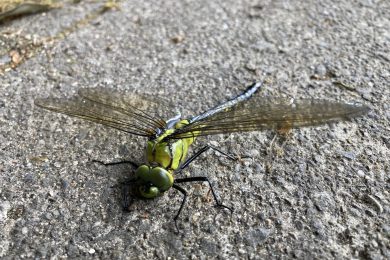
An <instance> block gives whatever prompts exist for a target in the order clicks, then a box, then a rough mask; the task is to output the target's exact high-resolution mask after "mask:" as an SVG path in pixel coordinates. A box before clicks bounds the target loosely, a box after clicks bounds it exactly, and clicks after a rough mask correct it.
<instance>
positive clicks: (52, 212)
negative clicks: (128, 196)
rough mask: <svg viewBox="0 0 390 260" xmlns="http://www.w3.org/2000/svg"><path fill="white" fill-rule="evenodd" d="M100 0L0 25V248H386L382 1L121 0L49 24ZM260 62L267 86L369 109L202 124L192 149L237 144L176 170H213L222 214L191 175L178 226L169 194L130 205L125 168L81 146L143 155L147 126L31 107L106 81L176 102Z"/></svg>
mask: <svg viewBox="0 0 390 260" xmlns="http://www.w3.org/2000/svg"><path fill="white" fill-rule="evenodd" d="M100 5H101V3H97V2H96V1H82V2H81V3H79V4H69V3H65V4H64V5H63V7H62V8H58V9H54V10H51V11H50V12H48V13H44V14H37V15H32V16H27V17H22V18H20V19H16V20H13V21H10V22H7V23H5V24H3V25H1V27H0V34H1V35H2V36H1V42H0V43H2V44H1V46H0V48H2V52H1V53H2V56H1V57H0V63H1V64H0V65H4V64H5V65H6V64H8V63H9V62H10V59H11V58H10V57H9V56H8V54H7V53H9V52H10V51H11V50H12V46H16V43H17V42H23V41H27V42H29V45H28V44H27V45H26V44H22V45H18V46H19V47H18V49H17V51H18V52H19V54H23V53H24V52H23V50H27V49H28V50H29V51H28V53H29V55H27V56H26V58H25V61H24V62H21V63H20V64H16V65H17V66H15V68H14V69H5V70H4V71H3V72H2V75H1V76H0V158H1V160H0V258H5V259H7V258H9V259H11V258H54V259H55V258H60V257H69V258H103V259H104V258H105V259H107V258H115V259H125V258H128V259H130V258H132V259H153V258H159V259H166V258H168V257H170V258H172V259H183V258H192V259H206V258H230V259H237V258H249V259H264V258H294V257H295V258H300V259H301V258H307V259H313V258H321V259H333V258H337V259H343V258H344V259H350V258H362V259H389V258H390V248H389V247H390V221H389V219H390V216H389V215H390V214H389V213H390V196H389V184H390V178H389V175H390V163H389V158H390V131H389V130H390V124H389V120H390V111H389V107H390V105H389V104H390V98H389V97H390V86H389V77H390V65H389V61H390V53H389V49H390V33H389V32H390V31H389V28H390V13H389V10H390V4H389V1H383V0H382V1H381V0H377V1H376V0H360V1H330V0H325V1H304V0H301V1H271V0H268V1H262V0H259V1H246V0H239V1H237V0H235V1H233V0H229V1H222V0H221V1H205V0H199V1H190V0H187V1H173V0H171V1H122V2H120V9H119V10H109V11H107V12H104V13H102V14H100V15H98V16H97V17H95V18H94V19H91V20H90V21H88V22H87V23H85V24H80V26H78V27H77V28H76V29H75V30H74V31H72V32H71V33H69V34H66V35H65V37H63V38H60V37H58V34H59V33H60V32H61V31H63V30H65V29H66V28H67V27H69V26H70V25H71V24H72V23H74V22H76V21H78V20H79V19H82V18H83V17H86V16H87V15H88V14H90V13H91V12H93V11H94V10H96V9H97V8H99V6H100ZM53 36H55V37H54V39H55V40H52V41H50V40H48V39H49V38H48V37H53ZM15 42H16V43H15ZM11 43H12V44H11ZM10 46H11V47H10ZM13 57H14V59H16V58H17V57H16V58H15V56H13ZM15 61H18V60H15ZM5 65H4V66H3V67H6V66H5ZM266 77H267V78H268V80H267V84H265V86H264V88H263V90H262V91H261V92H260V93H258V95H261V96H263V97H264V98H270V97H291V98H307V97H313V98H326V99H331V100H344V101H357V102H360V103H365V104H367V105H369V106H370V107H371V108H372V111H371V112H370V113H369V114H368V115H367V116H365V117H363V118H359V119H356V120H353V121H351V122H342V123H337V124H333V125H330V126H328V125H326V126H321V127H313V128H304V129H299V130H294V131H293V132H292V133H291V134H290V135H289V136H287V137H283V136H276V137H275V132H274V131H265V132H253V133H244V134H231V135H218V136H212V137H207V138H199V140H198V141H197V144H196V145H195V146H194V148H193V149H192V151H194V150H196V147H201V146H202V144H204V143H211V144H213V145H216V146H218V147H220V149H222V150H224V151H227V152H230V153H236V154H240V155H245V156H248V157H249V158H245V159H242V161H241V162H239V163H236V162H231V161H229V160H226V159H225V158H224V157H221V156H220V155H218V154H217V153H214V152H211V153H209V154H208V156H203V157H202V158H201V159H200V160H197V161H196V162H194V163H193V164H192V165H191V167H190V168H189V169H188V171H186V173H185V174H187V175H188V176H189V175H191V176H203V175H206V176H209V177H210V179H211V180H212V183H213V184H214V187H215V189H216V191H217V193H218V196H219V197H220V198H221V201H223V203H224V204H226V205H228V206H231V207H234V213H233V214H232V215H230V214H229V212H228V211H226V210H223V209H218V208H215V207H213V200H212V197H211V195H210V194H208V191H209V189H208V186H207V185H206V184H196V185H186V186H185V187H186V189H187V190H188V193H189V200H188V203H187V205H186V207H185V209H184V210H183V213H182V216H181V218H180V221H179V223H178V225H179V228H180V231H181V232H180V234H176V231H175V226H174V223H173V217H174V215H175V213H176V211H177V209H178V207H179V205H180V201H181V196H180V194H179V193H178V192H176V191H174V190H171V191H169V192H167V194H165V196H163V197H161V198H158V199H155V200H151V201H148V200H134V202H133V204H132V205H131V207H130V212H125V211H123V210H122V206H121V189H120V187H119V186H118V184H119V183H120V182H122V181H124V180H126V179H128V178H129V176H131V173H132V172H133V171H134V170H133V169H132V168H131V167H130V166H127V165H119V166H112V167H103V166H101V165H99V164H97V163H93V162H91V160H93V159H99V160H103V161H107V162H109V161H119V160H123V159H128V160H133V161H136V162H142V160H143V149H144V145H145V139H143V138H141V137H135V136H129V135H128V134H125V133H121V132H119V131H116V130H114V129H109V128H107V127H103V126H99V125H96V124H93V123H87V122H84V121H81V120H78V119H74V118H69V117H66V116H64V115H60V114H56V113H51V112H48V111H44V110H42V109H39V108H37V107H35V106H34V99H36V98H40V97H47V96H56V97H70V96H72V95H74V94H75V93H76V92H77V90H78V89H80V88H84V87H106V88H113V89H119V90H123V91H129V92H138V93H147V94H150V95H154V96H156V97H162V98H164V99H165V100H167V101H168V102H169V103H171V104H174V105H173V108H172V111H174V112H176V111H181V112H182V114H183V116H184V117H186V116H190V115H195V114H197V113H199V112H201V111H203V110H205V109H207V108H209V107H211V106H213V105H216V104H218V103H219V102H220V101H223V100H226V99H228V98H229V97H231V96H234V95H236V94H238V93H240V92H241V91H242V90H243V89H244V88H245V86H246V85H247V84H249V83H251V82H253V81H257V80H262V79H265V78H266ZM274 137H275V139H274Z"/></svg>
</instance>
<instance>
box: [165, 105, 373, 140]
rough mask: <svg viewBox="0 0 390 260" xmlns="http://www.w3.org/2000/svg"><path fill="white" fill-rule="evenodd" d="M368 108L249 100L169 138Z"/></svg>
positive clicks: (276, 125) (297, 123)
mask: <svg viewBox="0 0 390 260" xmlns="http://www.w3.org/2000/svg"><path fill="white" fill-rule="evenodd" d="M368 110H369V109H368V107H366V106H363V105H360V104H356V103H342V102H336V101H328V100H320V99H302V100H287V99H273V100H267V101H259V100H250V101H249V102H247V103H244V104H239V105H237V106H235V107H233V108H230V109H227V110H224V111H221V112H219V113H217V114H215V115H213V116H210V117H208V118H205V119H202V120H199V121H196V122H194V123H192V124H189V125H187V126H185V127H183V128H181V129H178V130H177V131H175V133H173V134H172V135H170V136H169V137H168V138H170V139H178V138H186V137H193V136H202V135H213V134H221V133H232V132H248V131H256V130H265V129H286V128H287V129H289V128H297V127H304V126H315V125H320V124H324V123H330V122H336V121H342V120H348V119H350V118H353V117H356V116H360V115H362V114H364V113H366V112H367V111H368Z"/></svg>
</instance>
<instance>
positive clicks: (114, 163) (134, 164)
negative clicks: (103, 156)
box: [92, 160, 139, 168]
mask: <svg viewBox="0 0 390 260" xmlns="http://www.w3.org/2000/svg"><path fill="white" fill-rule="evenodd" d="M92 162H96V163H99V164H101V165H104V166H111V165H119V164H131V166H133V167H134V168H138V166H139V165H138V164H137V163H135V162H133V161H119V162H109V163H105V162H102V161H99V160H92Z"/></svg>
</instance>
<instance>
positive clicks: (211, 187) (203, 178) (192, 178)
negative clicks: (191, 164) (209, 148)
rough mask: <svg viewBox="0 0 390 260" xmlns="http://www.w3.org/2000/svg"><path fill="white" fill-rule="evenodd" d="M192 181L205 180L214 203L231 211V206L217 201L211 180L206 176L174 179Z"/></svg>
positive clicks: (182, 181) (181, 181) (177, 181)
mask: <svg viewBox="0 0 390 260" xmlns="http://www.w3.org/2000/svg"><path fill="white" fill-rule="evenodd" d="M194 181H207V182H208V184H209V186H210V190H211V193H212V194H213V197H214V200H215V204H216V205H217V206H218V207H222V208H226V209H228V210H230V212H231V213H233V209H232V208H230V207H228V206H225V205H223V204H222V203H221V202H219V200H218V198H217V195H216V194H215V192H214V188H213V185H211V182H210V181H209V179H208V178H207V177H189V178H182V179H176V180H175V183H184V182H194Z"/></svg>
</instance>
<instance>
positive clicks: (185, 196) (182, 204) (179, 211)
mask: <svg viewBox="0 0 390 260" xmlns="http://www.w3.org/2000/svg"><path fill="white" fill-rule="evenodd" d="M172 187H173V188H175V189H177V190H178V191H180V192H181V193H182V194H183V201H182V202H181V205H180V208H179V210H178V211H177V214H176V216H175V217H174V218H173V220H174V221H175V227H176V230H177V232H179V227H178V226H177V219H178V218H179V216H180V213H181V210H182V209H183V206H184V204H185V203H186V199H187V192H186V190H185V189H183V188H182V187H180V186H178V185H176V184H173V186H172Z"/></svg>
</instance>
